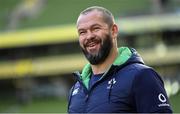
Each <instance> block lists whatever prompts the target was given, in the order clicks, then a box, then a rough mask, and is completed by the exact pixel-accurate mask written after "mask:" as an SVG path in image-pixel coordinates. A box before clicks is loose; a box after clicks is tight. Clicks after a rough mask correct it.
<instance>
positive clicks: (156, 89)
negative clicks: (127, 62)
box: [132, 68, 172, 113]
mask: <svg viewBox="0 0 180 114" xmlns="http://www.w3.org/2000/svg"><path fill="white" fill-rule="evenodd" d="M132 91H133V97H134V104H135V106H136V109H137V112H144V113H147V112H148V113H153V112H155V113H161V112H164V113H172V110H171V106H170V104H169V100H168V97H167V94H166V91H165V89H164V84H163V81H162V79H161V77H160V76H159V75H158V74H157V73H156V72H155V71H154V70H153V69H151V68H145V69H142V70H140V71H139V72H138V73H137V75H136V76H135V79H134V81H133V86H132Z"/></svg>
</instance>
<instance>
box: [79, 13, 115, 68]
mask: <svg viewBox="0 0 180 114" xmlns="http://www.w3.org/2000/svg"><path fill="white" fill-rule="evenodd" d="M101 15H102V14H101V13H100V12H98V11H92V12H89V13H88V14H86V15H81V16H80V17H79V18H78V21H77V29H78V33H79V43H80V47H81V49H82V51H83V53H84V55H85V56H86V58H87V59H88V61H89V62H90V63H91V64H93V65H96V64H100V63H102V62H103V61H104V60H105V59H106V58H107V56H108V55H109V53H110V51H111V48H112V35H111V28H110V27H109V26H108V25H107V24H106V23H105V22H104V21H103V18H102V17H101Z"/></svg>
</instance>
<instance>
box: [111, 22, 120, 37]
mask: <svg viewBox="0 0 180 114" xmlns="http://www.w3.org/2000/svg"><path fill="white" fill-rule="evenodd" d="M118 32H119V30H118V26H117V25H116V24H113V25H112V36H113V38H117V36H118Z"/></svg>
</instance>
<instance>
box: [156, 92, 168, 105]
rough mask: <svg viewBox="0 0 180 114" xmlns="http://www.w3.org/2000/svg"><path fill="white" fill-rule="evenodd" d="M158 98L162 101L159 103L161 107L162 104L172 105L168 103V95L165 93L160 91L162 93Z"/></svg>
mask: <svg viewBox="0 0 180 114" xmlns="http://www.w3.org/2000/svg"><path fill="white" fill-rule="evenodd" d="M158 99H159V101H160V102H161V104H159V105H158V106H159V107H162V106H170V105H169V104H168V103H166V102H167V99H166V97H165V95H164V94H162V93H160V94H159V95H158Z"/></svg>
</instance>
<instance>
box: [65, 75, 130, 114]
mask: <svg viewBox="0 0 180 114" xmlns="http://www.w3.org/2000/svg"><path fill="white" fill-rule="evenodd" d="M130 89H131V84H130V83H129V82H128V83H126V81H124V80H123V81H121V80H120V79H117V78H116V77H113V78H108V79H106V80H103V81H100V82H97V83H95V84H94V85H93V86H92V87H91V88H90V89H89V90H86V89H85V88H84V87H83V86H82V85H81V84H79V86H78V87H76V88H74V90H73V91H72V95H71V102H70V108H69V109H70V110H71V111H72V112H88V113H89V112H96V113H98V112H101V113H102V112H106V113H107V112H111V113H112V112H123V111H124V112H125V111H126V110H128V112H129V111H130V110H132V105H131V104H132V102H133V101H132V96H131V91H130Z"/></svg>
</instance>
